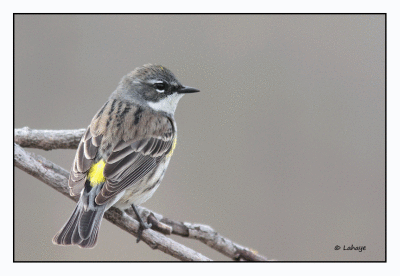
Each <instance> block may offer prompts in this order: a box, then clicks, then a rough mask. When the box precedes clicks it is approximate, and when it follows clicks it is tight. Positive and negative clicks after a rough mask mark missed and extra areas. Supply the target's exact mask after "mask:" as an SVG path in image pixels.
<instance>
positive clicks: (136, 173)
mask: <svg viewBox="0 0 400 276" xmlns="http://www.w3.org/2000/svg"><path fill="white" fill-rule="evenodd" d="M167 122H168V123H167V124H168V126H165V125H164V126H162V127H163V129H165V131H164V133H162V134H161V135H160V131H159V129H157V130H155V133H157V134H158V135H157V136H156V135H151V134H150V135H147V136H146V137H145V138H141V139H134V138H133V139H132V140H129V141H123V140H121V141H120V142H119V143H118V144H116V146H115V147H114V148H113V150H112V152H111V154H110V156H109V157H108V158H107V160H106V164H105V166H104V171H103V175H104V177H105V178H106V182H105V184H104V185H103V187H102V188H101V191H100V193H99V194H98V195H97V196H96V203H97V204H98V205H102V204H104V203H106V202H108V201H109V200H110V199H111V198H113V197H114V196H115V195H117V194H118V193H120V192H121V191H122V190H124V189H125V188H127V187H128V186H132V185H134V184H135V183H137V182H138V181H140V180H141V179H142V178H143V177H144V176H145V175H146V174H148V173H149V172H150V171H151V170H153V169H154V168H155V167H156V166H157V165H158V164H159V163H160V162H161V161H162V160H163V158H164V157H165V156H166V155H167V154H168V153H169V152H170V151H171V149H172V146H173V141H174V131H173V124H172V122H171V121H170V120H167ZM160 127H161V126H160Z"/></svg>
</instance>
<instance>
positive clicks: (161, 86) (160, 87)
mask: <svg viewBox="0 0 400 276" xmlns="http://www.w3.org/2000/svg"><path fill="white" fill-rule="evenodd" d="M154 86H155V87H156V90H157V92H159V93H164V91H165V87H166V85H165V83H164V82H157V83H155V84H154Z"/></svg>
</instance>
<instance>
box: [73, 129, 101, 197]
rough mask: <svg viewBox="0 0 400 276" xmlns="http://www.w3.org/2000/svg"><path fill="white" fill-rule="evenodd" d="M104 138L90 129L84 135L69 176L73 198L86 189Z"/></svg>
mask: <svg viewBox="0 0 400 276" xmlns="http://www.w3.org/2000/svg"><path fill="white" fill-rule="evenodd" d="M102 138H103V136H102V135H97V136H94V135H93V134H92V133H91V131H90V127H88V128H87V130H86V132H85V134H84V135H83V137H82V139H81V141H80V143H79V146H78V150H77V152H76V155H75V159H74V163H73V165H72V169H71V173H70V174H69V180H68V186H69V188H70V194H71V195H72V196H75V195H78V194H80V192H81V191H82V189H83V188H84V186H85V181H86V176H87V173H88V171H89V169H90V167H91V166H92V164H93V162H94V158H95V157H96V154H97V151H98V148H99V146H100V143H101V140H102Z"/></svg>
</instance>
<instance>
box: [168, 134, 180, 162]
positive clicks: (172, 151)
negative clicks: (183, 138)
mask: <svg viewBox="0 0 400 276" xmlns="http://www.w3.org/2000/svg"><path fill="white" fill-rule="evenodd" d="M177 140H178V139H177V138H176V135H175V137H174V143H173V144H172V148H171V150H170V152H168V154H167V157H171V156H172V154H174V149H175V147H176V141H177Z"/></svg>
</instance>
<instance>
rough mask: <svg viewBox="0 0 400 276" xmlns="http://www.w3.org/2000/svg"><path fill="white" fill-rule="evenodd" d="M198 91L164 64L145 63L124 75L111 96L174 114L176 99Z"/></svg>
mask: <svg viewBox="0 0 400 276" xmlns="http://www.w3.org/2000/svg"><path fill="white" fill-rule="evenodd" d="M199 91H200V90H198V89H196V88H192V87H188V86H184V85H182V84H181V83H180V82H179V81H178V80H177V79H176V77H175V76H174V74H173V73H172V72H171V71H170V70H168V69H167V68H165V67H164V66H161V65H152V64H146V65H143V66H142V67H138V68H136V69H135V70H133V71H132V72H130V73H129V74H127V75H126V76H124V77H123V78H122V80H121V82H120V83H119V85H118V88H117V90H116V91H115V92H114V93H113V94H112V95H111V98H118V99H121V100H126V101H129V102H132V103H136V104H141V105H147V106H150V107H151V108H153V109H155V110H158V111H164V112H166V113H169V114H174V112H175V109H176V106H177V104H178V101H179V99H180V98H182V96H183V95H184V94H186V93H194V92H199Z"/></svg>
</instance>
